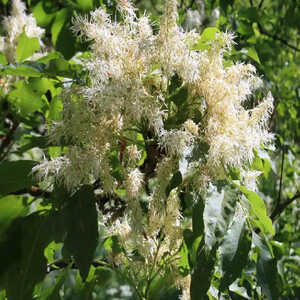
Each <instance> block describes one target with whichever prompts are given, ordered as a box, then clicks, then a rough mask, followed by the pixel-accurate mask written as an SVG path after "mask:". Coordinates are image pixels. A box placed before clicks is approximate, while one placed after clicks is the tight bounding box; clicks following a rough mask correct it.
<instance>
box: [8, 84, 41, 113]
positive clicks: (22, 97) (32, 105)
mask: <svg viewBox="0 0 300 300" xmlns="http://www.w3.org/2000/svg"><path fill="white" fill-rule="evenodd" d="M9 100H10V102H12V103H13V104H14V105H16V106H17V107H18V108H19V109H20V111H21V114H22V115H24V116H26V115H28V114H30V113H33V112H35V111H37V110H39V109H40V108H42V107H43V106H44V104H45V103H44V100H43V99H42V93H41V92H38V91H35V90H33V89H32V86H31V85H30V83H26V82H25V81H24V80H20V81H18V82H16V83H15V89H14V90H13V91H11V92H10V93H9Z"/></svg>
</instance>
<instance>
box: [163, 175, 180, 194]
mask: <svg viewBox="0 0 300 300" xmlns="http://www.w3.org/2000/svg"><path fill="white" fill-rule="evenodd" d="M181 183H182V175H181V173H180V172H179V171H178V172H176V173H175V174H174V175H173V177H172V178H171V181H170V183H169V184H168V186H167V188H166V196H167V197H168V196H169V194H170V192H171V191H172V190H173V189H175V188H176V187H178V186H179V185H180V184H181Z"/></svg>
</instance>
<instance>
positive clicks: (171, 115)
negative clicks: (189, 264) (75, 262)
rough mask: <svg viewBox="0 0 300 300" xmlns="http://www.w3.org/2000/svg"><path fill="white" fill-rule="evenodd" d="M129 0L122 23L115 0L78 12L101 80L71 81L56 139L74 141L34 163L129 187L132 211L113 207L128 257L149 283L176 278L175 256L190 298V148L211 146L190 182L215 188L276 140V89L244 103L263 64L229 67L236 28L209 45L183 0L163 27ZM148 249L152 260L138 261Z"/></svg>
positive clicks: (113, 222)
mask: <svg viewBox="0 0 300 300" xmlns="http://www.w3.org/2000/svg"><path fill="white" fill-rule="evenodd" d="M118 3H119V4H118V9H119V12H120V14H121V16H122V21H120V22H116V21H113V20H112V18H111V16H110V15H108V14H107V12H105V11H104V10H103V9H97V10H95V11H94V12H92V13H91V16H90V18H85V17H84V18H83V17H78V18H76V19H75V21H74V27H73V30H74V33H75V34H77V35H78V36H79V37H81V38H82V39H84V40H87V41H90V42H91V54H90V58H89V59H86V60H83V61H82V63H83V65H84V67H85V68H86V70H87V71H88V73H89V77H90V82H89V84H88V85H86V86H78V85H77V86H76V85H73V86H71V87H69V88H66V89H65V91H64V93H63V97H64V110H63V117H62V120H61V121H59V122H57V123H55V124H53V125H52V127H51V130H50V132H49V138H50V140H51V141H52V142H54V143H56V144H58V145H59V144H60V143H61V142H62V141H64V143H67V145H68V147H67V150H66V151H65V153H64V155H63V156H60V157H58V158H55V159H52V160H49V161H44V162H42V163H41V164H40V165H39V166H37V167H35V168H34V172H37V173H38V174H39V176H40V177H41V178H44V177H51V176H52V177H53V178H54V181H55V182H57V183H60V184H64V185H65V186H66V188H67V189H69V190H74V189H76V188H77V187H78V186H80V185H82V184H91V183H93V182H94V181H96V180H99V181H100V188H101V192H102V193H105V194H109V195H115V194H116V191H117V190H122V191H125V192H124V195H123V196H122V197H123V200H124V203H125V204H124V205H125V210H124V213H123V214H122V215H121V216H119V217H118V218H117V219H115V218H112V216H111V215H110V214H102V216H101V220H102V221H101V222H102V225H103V226H104V227H105V228H106V231H107V234H108V235H116V236H118V237H119V240H120V243H121V245H122V249H123V253H122V254H120V257H119V258H118V262H119V263H122V264H123V265H124V266H127V268H128V272H129V274H130V276H131V278H132V281H133V282H148V283H149V282H151V281H153V280H154V279H155V278H156V277H157V276H164V275H166V274H164V272H166V268H161V264H162V261H164V263H165V264H167V263H168V266H169V267H168V269H169V270H172V272H171V273H172V274H173V275H174V281H177V282H181V285H182V288H183V289H184V293H183V294H184V295H185V296H184V297H186V299H188V288H187V286H188V284H187V282H186V281H182V280H181V279H180V274H179V272H178V252H179V249H180V246H181V244H182V232H183V229H184V226H183V223H184V222H183V217H182V213H181V206H180V197H179V194H180V189H179V188H174V189H171V190H169V189H168V187H169V185H170V180H171V179H172V177H173V175H174V174H175V173H176V172H178V169H179V164H181V160H182V158H183V156H184V155H185V154H186V153H189V152H191V151H192V149H194V148H195V147H197V145H202V144H206V145H207V151H206V152H205V151H204V150H203V151H204V153H203V155H202V156H201V155H200V156H198V157H196V158H194V159H193V161H192V162H190V163H189V164H187V166H186V169H187V170H186V172H185V174H189V176H187V177H186V178H184V180H186V181H188V182H186V181H185V184H191V185H194V187H195V188H198V189H199V190H202V191H203V190H205V185H206V184H207V183H209V182H211V181H213V180H215V179H217V178H218V176H220V174H223V173H224V172H226V170H227V169H228V168H232V167H234V168H242V169H246V165H247V164H248V163H250V162H251V161H252V160H253V157H254V151H255V150H257V149H258V148H259V147H260V146H261V145H264V144H266V143H268V142H270V141H271V140H272V138H273V137H272V135H271V134H270V133H268V131H267V129H266V122H267V120H268V117H269V114H270V112H271V111H272V96H271V95H270V94H268V95H267V97H266V99H264V100H262V102H261V104H260V105H259V106H257V107H256V108H254V109H248V110H247V109H246V108H245V107H244V103H245V101H246V100H247V99H248V98H249V97H250V96H251V95H252V93H253V92H254V91H255V89H257V88H259V87H260V86H261V85H262V81H261V79H260V78H259V77H257V76H256V75H255V68H254V67H253V66H252V65H249V64H243V63H234V64H233V65H231V66H230V67H226V66H224V64H223V56H224V53H226V52H228V51H230V49H231V47H232V44H233V36H232V34H230V33H217V38H216V39H215V40H213V41H211V42H210V45H209V48H208V49H205V50H197V49H196V48H195V47H194V45H196V44H197V42H198V41H199V39H200V35H199V34H198V33H196V32H193V31H191V32H184V31H183V29H182V28H181V27H179V26H178V25H177V21H178V16H177V7H176V6H177V1H175V0H168V1H166V4H165V6H166V8H165V13H164V14H163V16H162V17H161V22H160V27H159V30H158V32H157V33H154V32H153V30H152V26H151V22H150V19H149V18H148V16H146V15H143V16H141V17H137V15H136V14H135V9H134V7H133V5H132V4H131V3H130V2H129V1H127V0H122V1H119V2H118ZM174 86H175V87H174ZM174 95H175V96H174ZM172 120H176V122H175V123H174V122H172ZM137 137H142V139H141V138H137ZM141 141H142V142H141ZM141 143H142V145H141ZM142 153H145V156H146V159H145V157H144V159H142ZM116 160H117V164H118V171H117V174H116V171H115V166H116ZM190 175H191V176H190ZM184 176H185V175H184ZM166 190H167V192H166ZM137 253H138V255H139V256H140V257H142V259H140V260H137V259H134V257H136V255H137ZM141 279H142V280H141ZM136 288H137V289H140V288H141V287H140V286H137V287H136ZM147 288H149V286H148V287H147V286H146V287H144V290H143V291H144V292H145V293H147Z"/></svg>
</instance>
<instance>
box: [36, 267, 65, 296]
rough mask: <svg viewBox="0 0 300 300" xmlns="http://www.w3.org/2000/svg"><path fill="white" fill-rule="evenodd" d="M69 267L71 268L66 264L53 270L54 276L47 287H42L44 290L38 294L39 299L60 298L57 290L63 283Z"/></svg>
mask: <svg viewBox="0 0 300 300" xmlns="http://www.w3.org/2000/svg"><path fill="white" fill-rule="evenodd" d="M70 269H71V264H70V265H68V266H67V267H66V268H64V269H63V270H61V271H55V272H56V274H55V275H56V276H55V278H52V280H51V283H50V284H49V287H48V288H47V289H44V291H43V292H42V293H41V295H40V296H39V299H42V300H57V299H60V295H59V291H60V289H61V287H62V286H63V284H64V283H65V281H66V277H67V275H68V272H69V270H70ZM51 275H52V274H51ZM51 277H52V276H51ZM46 279H47V277H46V278H45V280H46Z"/></svg>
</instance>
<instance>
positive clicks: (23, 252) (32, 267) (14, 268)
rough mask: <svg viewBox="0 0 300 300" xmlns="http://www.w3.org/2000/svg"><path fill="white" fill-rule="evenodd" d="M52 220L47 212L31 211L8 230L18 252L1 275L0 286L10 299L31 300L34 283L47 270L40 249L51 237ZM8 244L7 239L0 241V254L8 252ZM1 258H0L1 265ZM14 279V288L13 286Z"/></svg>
mask: <svg viewBox="0 0 300 300" xmlns="http://www.w3.org/2000/svg"><path fill="white" fill-rule="evenodd" d="M54 224H55V219H54V218H52V216H50V215H37V214H31V215H30V216H28V217H25V218H22V219H17V220H16V222H14V224H13V227H14V231H12V232H11V234H10V236H8V238H10V237H11V236H12V235H13V236H14V238H15V239H18V242H17V243H18V244H17V245H16V246H15V247H17V248H18V249H19V255H18V256H16V257H15V258H14V260H13V261H12V262H11V263H10V265H9V268H8V269H7V270H6V272H5V274H4V276H3V277H2V281H3V282H1V286H4V287H5V288H6V294H7V297H8V299H10V300H23V299H32V297H33V296H32V293H33V290H34V286H35V285H36V284H37V283H38V282H40V281H41V280H43V278H44V276H45V275H46V272H47V260H46V258H45V256H44V249H45V248H46V246H47V245H48V244H49V243H50V241H51V239H52V232H53V226H54ZM12 245H13V244H12V243H11V242H10V240H9V239H7V240H6V241H5V242H4V243H3V244H2V249H1V255H2V254H3V253H4V256H1V258H2V257H3V258H5V253H7V252H11V251H12V249H11V247H12ZM2 263H3V261H1V265H2ZM16 282H17V283H18V288H16Z"/></svg>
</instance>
